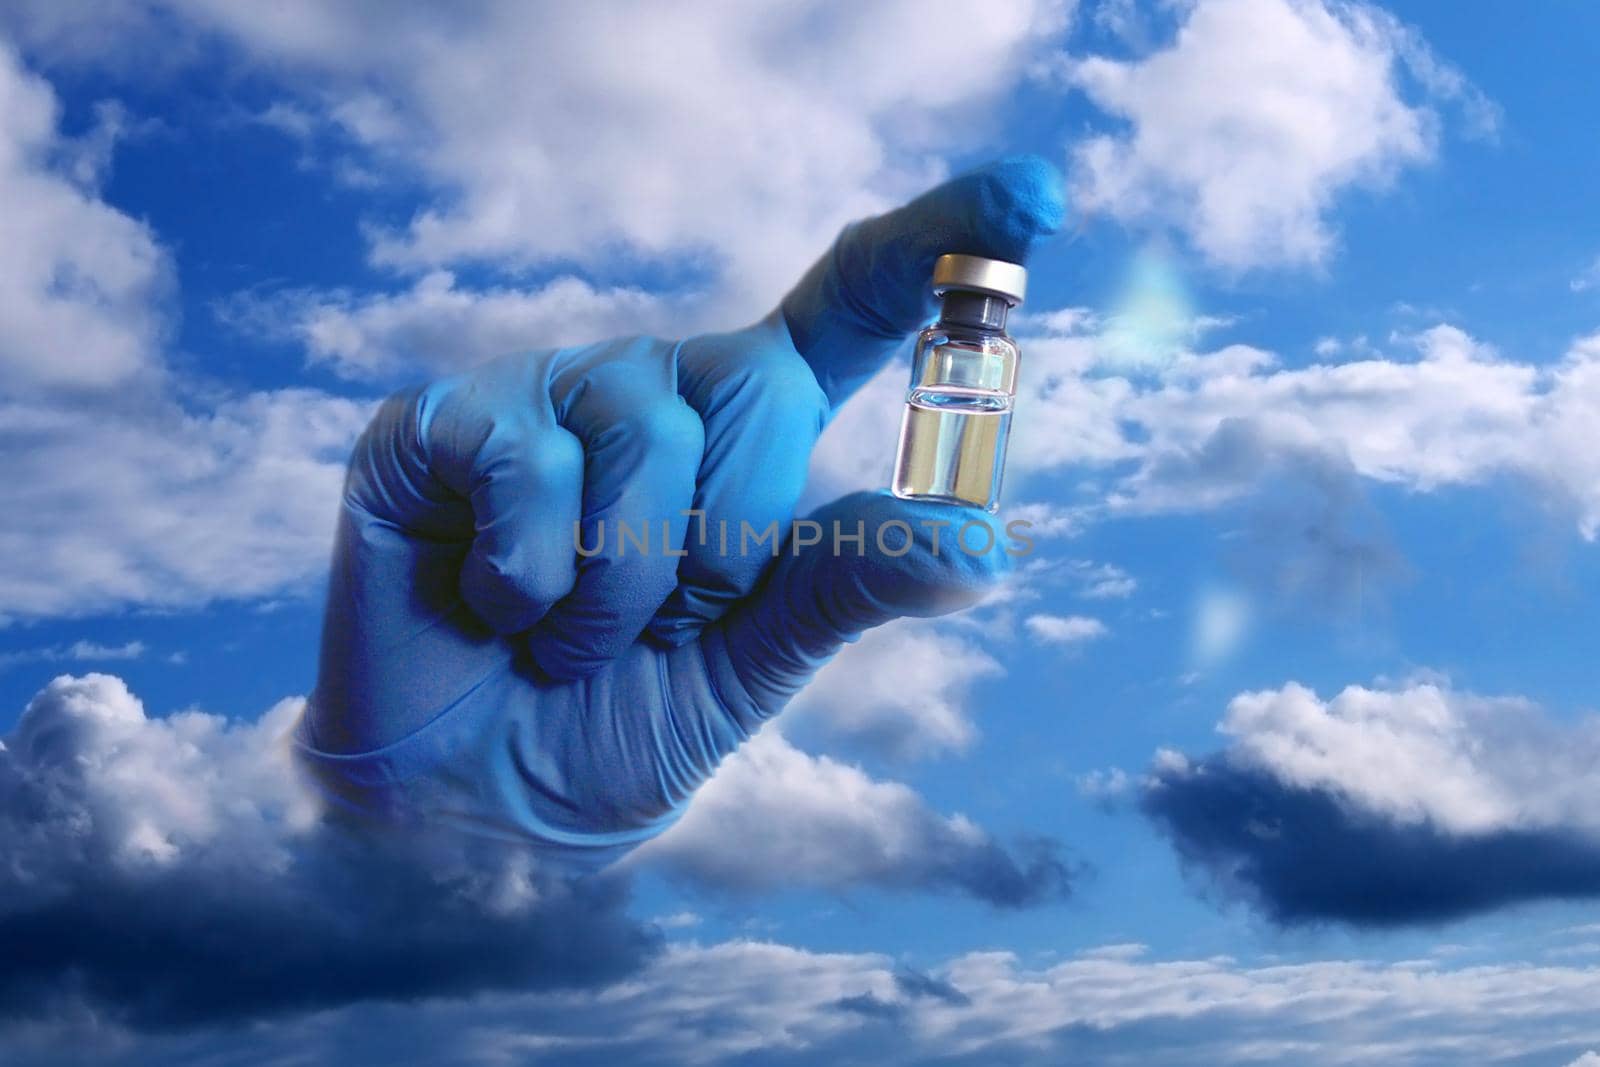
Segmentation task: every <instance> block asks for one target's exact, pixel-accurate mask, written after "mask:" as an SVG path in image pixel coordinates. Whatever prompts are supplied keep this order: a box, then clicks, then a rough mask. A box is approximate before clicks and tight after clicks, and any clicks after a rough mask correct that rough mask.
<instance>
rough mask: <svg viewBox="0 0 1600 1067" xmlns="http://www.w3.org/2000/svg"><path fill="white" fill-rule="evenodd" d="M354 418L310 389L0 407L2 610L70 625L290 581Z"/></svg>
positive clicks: (360, 420)
mask: <svg viewBox="0 0 1600 1067" xmlns="http://www.w3.org/2000/svg"><path fill="white" fill-rule="evenodd" d="M367 415H368V405H367V404H365V403H357V402H355V401H351V400H344V399H339V398H336V397H331V396H328V395H326V394H323V393H318V392H314V391H309V390H284V391H280V392H270V393H252V394H249V395H246V396H242V397H236V398H232V399H225V400H223V401H221V402H220V403H219V404H217V405H216V407H215V408H214V409H212V410H210V411H201V412H191V411H186V410H184V409H183V408H182V407H180V406H179V405H178V404H177V403H175V402H171V401H161V402H158V401H151V402H149V403H148V404H139V405H135V406H132V407H123V406H121V405H115V406H104V405H91V404H84V403H78V404H71V405H64V404H52V403H41V402H21V401H12V402H5V401H0V456H3V457H4V458H5V462H6V464H7V468H8V472H9V473H8V477H6V478H5V479H3V480H0V510H3V511H4V512H5V513H6V514H7V515H8V516H9V517H8V519H7V521H6V524H5V526H4V528H3V529H0V605H4V610H5V611H6V612H7V613H11V614H15V615H18V616H40V615H81V614H88V613H91V612H95V611H105V610H111V609H115V608H118V607H122V606H124V605H141V604H142V605H161V606H191V605H195V604H199V603H204V602H206V601H208V600H212V599H217V598H229V597H252V596H263V595H269V594H274V593H279V592H283V591H284V590H286V589H288V590H292V589H296V588H299V587H301V586H303V585H304V583H305V582H306V581H307V580H308V579H309V578H311V576H313V575H315V574H316V573H318V572H319V571H320V570H321V568H322V567H323V566H325V565H326V562H327V553H328V550H329V548H330V546H331V544H332V534H333V522H334V518H335V515H336V509H337V502H338V494H339V486H340V483H341V481H342V478H343V471H344V459H345V456H346V454H347V453H348V451H349V448H350V445H351V443H352V442H353V441H354V440H355V436H356V434H357V433H358V432H359V431H360V429H361V427H362V425H363V424H364V423H365V421H366V418H367Z"/></svg>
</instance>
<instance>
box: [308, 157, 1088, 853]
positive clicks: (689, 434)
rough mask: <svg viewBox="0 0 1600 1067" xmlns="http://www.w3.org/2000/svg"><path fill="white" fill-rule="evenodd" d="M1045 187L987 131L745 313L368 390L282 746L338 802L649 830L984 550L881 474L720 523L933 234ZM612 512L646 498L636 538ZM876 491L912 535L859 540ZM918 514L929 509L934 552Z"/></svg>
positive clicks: (600, 847)
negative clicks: (805, 534) (799, 526)
mask: <svg viewBox="0 0 1600 1067" xmlns="http://www.w3.org/2000/svg"><path fill="white" fill-rule="evenodd" d="M1061 215H1062V197H1061V185H1060V177H1059V175H1058V174H1057V173H1056V172H1055V170H1054V169H1053V168H1052V167H1050V166H1049V165H1048V164H1046V163H1044V162H1043V161H1041V160H1038V159H1033V158H1017V159H1010V160H1005V161H1002V162H999V163H996V164H993V165H990V166H988V167H985V168H982V169H980V170H977V171H975V172H972V173H970V174H967V175H964V176H962V177H958V178H955V179H953V180H951V181H949V182H947V183H946V184H944V185H942V186H940V187H938V188H936V189H934V190H932V191H931V192H929V193H926V194H924V195H923V196H921V197H919V198H918V199H916V200H914V201H912V202H911V203H910V204H908V205H906V206H905V207H902V208H899V209H897V210H895V211H892V212H889V213H888V214H885V215H882V216H879V217H877V218H872V219H868V220H866V221H863V222H859V223H855V224H853V225H851V226H849V227H846V229H845V230H844V231H843V233H841V234H840V236H839V238H838V239H837V241H836V242H835V243H834V245H833V247H832V248H831V249H830V251H829V252H828V253H827V254H826V255H824V256H823V257H822V259H821V260H819V261H818V262H817V264H816V265H815V266H813V267H812V268H811V270H810V271H809V272H808V273H807V274H806V275H805V277H804V278H802V279H801V281H800V282H799V284H798V285H797V286H796V287H795V289H794V290H793V291H792V292H791V293H790V294H789V295H788V296H787V297H786V298H785V299H784V301H783V303H782V304H781V306H780V307H779V308H778V309H777V310H776V311H774V312H773V313H772V314H771V315H770V316H768V317H767V318H766V319H764V320H763V321H761V322H759V323H757V324H756V325H754V326H751V327H749V328H747V329H744V330H740V331H737V332H734V333H727V334H714V335H708V336H702V337H696V338H692V339H690V340H687V341H683V342H681V343H676V344H675V343H672V342H669V341H660V340H654V339H649V338H634V339H627V340H618V341H608V342H605V343H602V344H597V345H591V346H587V347H581V348H564V349H557V350H549V351H539V352H533V353H528V354H521V355H517V356H514V357H511V358H507V359H502V360H499V361H496V362H493V363H490V364H487V365H485V366H483V367H481V368H479V369H476V370H473V371H470V372H468V373H465V374H461V375H457V376H455V377H450V378H446V379H443V380H441V381H438V382H435V383H433V384H431V385H429V386H427V387H425V388H421V389H415V390H411V391H408V392H404V393H401V394H399V395H397V396H395V397H392V398H391V399H390V400H388V401H387V402H386V403H385V404H384V405H383V406H382V408H381V410H380V411H379V412H378V414H377V416H376V417H375V418H374V419H373V422H372V424H371V425H370V426H369V427H368V428H367V430H366V432H365V434H363V436H362V438H361V440H360V442H359V443H358V445H357V447H356V451H355V454H354V457H353V458H352V460H351V464H350V469H349V476H348V481H347V484H346V488H345V493H344V498H343V506H342V509H341V514H340V522H339V529H338V539H337V544H336V547H335V549H334V559H333V567H332V574H331V582H330V588H329V595H328V605H327V614H326V618H325V621H324V626H323V636H322V655H321V665H320V670H319V676H318V681H317V686H316V689H315V691H314V693H313V695H312V698H311V700H310V701H309V703H308V707H307V710H306V713H305V715H304V717H303V719H302V721H301V723H300V726H299V728H298V729H297V733H296V742H297V745H298V749H299V753H300V756H301V761H302V764H303V765H304V766H305V767H307V768H308V769H309V770H310V771H311V772H312V773H313V775H314V776H315V778H316V779H317V780H318V781H319V782H320V783H321V784H322V785H323V786H324V787H325V788H326V790H327V791H328V792H330V793H332V794H333V795H334V796H335V797H337V798H338V799H339V800H341V801H342V802H343V803H345V804H346V805H348V806H350V807H352V808H354V809H357V810H360V811H363V812H366V813H368V814H372V815H377V816H380V817H383V818H386V819H395V820H421V821H424V822H428V823H433V824H438V823H450V824H455V825H459V826H461V827H465V828H470V829H472V830H475V831H478V832H482V833H487V834H492V835H502V836H505V837H507V838H511V839H516V840H524V841H527V840H531V841H533V842H535V843H537V844H539V845H540V846H541V847H543V848H545V849H546V850H548V851H551V852H555V853H562V854H564V855H565V856H566V857H567V858H568V859H571V860H574V861H576V862H579V863H587V864H589V865H594V866H598V865H602V864H604V863H606V862H609V861H610V860H612V859H614V858H616V857H617V856H619V855H620V854H621V853H623V852H625V851H627V850H628V849H629V848H631V847H632V846H634V845H637V844H639V843H641V842H643V841H644V840H647V839H648V838H650V837H653V836H655V835H656V834H658V833H660V832H662V831H663V830H665V829H666V828H667V827H668V826H670V825H671V823H672V822H673V821H674V820H675V818H676V817H677V816H678V814H679V813H680V812H681V811H682V809H683V807H684V806H685V804H686V803H687V801H688V800H689V798H690V796H691V795H692V794H693V792H694V790H695V788H696V787H697V786H699V785H700V784H701V783H702V782H703V781H705V779H706V778H707V777H709V776H710V774H711V772H712V770H713V769H714V768H715V767H716V765H717V763H718V762H719V761H720V760H721V759H722V758H723V757H724V756H726V755H727V754H728V753H730V752H732V751H733V750H734V749H735V748H736V747H737V746H738V745H739V744H740V743H741V742H742V741H744V740H745V739H746V738H747V737H749V736H750V734H751V733H752V732H753V731H755V730H756V729H757V728H758V727H759V726H760V725H761V723H762V722H763V721H765V720H766V719H768V718H770V717H771V716H772V715H774V714H776V713H777V712H778V711H779V710H780V709H781V708H782V707H783V706H784V704H785V703H786V702H787V701H788V700H789V698H790V697H792V696H793V695H794V694H795V693H796V692H797V691H798V690H799V689H800V688H801V687H802V686H803V685H805V683H806V682H807V681H808V680H809V679H810V678H811V676H812V675H813V674H814V673H815V672H816V670H817V669H818V668H819V667H820V666H821V665H822V664H823V663H825V662H826V661H827V660H828V659H829V658H830V657H831V656H832V655H833V654H834V653H835V652H836V651H837V650H838V649H839V647H840V646H841V644H843V643H844V642H847V641H851V640H854V639H855V638H856V637H857V636H858V635H859V634H860V633H861V632H862V631H864V630H866V629H868V628H869V627H873V626H877V625H879V624H881V623H883V622H886V621H888V620H890V619H893V618H895V617H897V616H901V615H916V616H930V615H936V614H940V613H944V612H948V611H952V610H956V609H959V608H962V607H966V606H968V605H970V604H972V603H974V602H975V601H976V600H977V599H979V598H980V597H981V596H982V595H983V594H984V592H985V591H986V590H987V589H988V588H990V586H991V585H992V583H993V582H994V580H995V579H996V578H997V577H998V576H999V575H1000V574H1001V573H1002V572H1003V571H1004V570H1005V569H1006V567H1007V560H1008V556H1007V554H1006V552H1005V551H1004V550H1003V549H1002V548H1000V547H996V549H995V550H993V551H990V552H987V553H983V554H977V555H973V554H969V553H967V552H965V551H960V550H958V549H955V548H953V547H952V543H951V538H952V534H953V532H954V530H955V528H957V527H959V526H960V525H962V524H963V523H965V522H968V521H972V520H979V521H982V520H984V519H985V516H983V515H982V513H979V512H976V511H971V510H968V509H963V508H956V507H952V506H949V505H944V504H930V503H920V502H907V501H901V500H897V499H895V498H893V497H891V496H889V495H888V494H886V493H875V494H874V493H866V494H857V495H854V496H849V497H845V498H844V499H842V500H838V501H835V502H834V503H832V504H829V505H827V506H826V507H824V508H823V509H821V511H820V512H818V513H817V514H816V515H815V516H813V519H815V520H816V521H819V522H820V523H821V524H822V526H823V530H824V531H826V533H825V535H824V537H823V538H822V541H821V542H820V543H818V544H817V545H814V546H811V547H806V548H800V549H798V551H795V550H792V549H791V546H790V545H788V544H785V545H784V549H783V555H782V557H781V559H780V560H778V561H774V560H773V559H772V555H771V551H770V547H769V546H766V545H762V546H758V547H753V548H751V547H749V546H748V545H747V546H746V547H747V549H748V550H747V551H745V552H742V553H741V551H740V550H739V545H738V543H737V542H738V537H739V533H740V530H741V525H740V524H741V522H744V523H749V524H750V529H751V530H752V531H756V532H761V531H764V530H765V529H766V527H767V525H768V524H769V523H773V522H776V523H777V524H778V527H779V529H780V530H787V529H788V524H789V522H790V520H791V518H792V513H793V509H794V507H795V503H796V501H797V500H798V499H799V496H800V492H801V489H802V487H803V485H804V482H805V477H806V469H807V465H808V461H809V456H810V452H811V448H812V445H813V444H814V442H815V441H816V438H817V436H818V434H819V433H820V432H821V430H822V428H823V426H824V425H825V424H826V422H827V421H828V418H829V416H830V414H831V413H832V412H833V411H834V410H835V409H836V408H837V407H838V405H839V404H841V403H842V402H844V401H845V400H846V399H847V398H848V397H849V395H850V394H851V393H852V392H854V391H855V390H856V389H857V388H858V387H859V386H860V385H861V384H862V383H863V382H864V381H865V380H866V379H867V378H868V377H870V376H871V375H872V374H873V372H874V371H876V370H877V369H878V368H879V366H880V365H881V364H882V363H883V362H884V361H885V360H886V359H888V358H889V357H890V356H891V355H892V354H893V353H894V351H895V349H896V348H897V347H898V345H899V344H900V343H901V342H902V340H903V339H904V338H905V336H906V335H907V333H908V332H911V331H914V330H916V329H918V328H919V327H920V326H921V325H922V324H923V323H925V322H926V321H927V320H928V319H929V318H930V317H931V315H932V313H933V312H934V310H935V308H934V303H933V297H932V294H931V292H930V289H929V276H930V274H931V272H932V267H933V261H934V259H935V258H936V257H938V256H939V255H941V254H943V253H946V252H964V253H971V254H976V255H982V256H989V257H993V258H997V259H1004V260H1010V261H1013V262H1022V261H1024V260H1025V259H1026V258H1027V255H1028V253H1029V250H1030V248H1031V247H1032V246H1033V245H1034V243H1035V242H1036V241H1037V240H1038V239H1039V238H1040V237H1041V236H1043V235H1044V234H1047V233H1049V232H1052V231H1054V230H1055V229H1056V228H1057V227H1058V226H1059V225H1060V222H1061ZM883 417H884V418H885V419H898V418H899V412H898V411H885V412H883ZM691 508H692V509H696V510H698V511H700V512H701V513H703V515H704V520H703V521H704V523H705V526H704V529H705V531H706V533H707V535H708V536H706V537H704V538H703V539H702V537H701V536H700V533H701V526H700V520H698V519H695V518H692V517H686V516H685V515H683V514H682V513H683V512H685V511H688V510H690V509H691ZM619 520H620V521H622V522H626V523H627V524H628V526H629V527H630V529H631V530H633V531H634V532H635V534H636V535H637V533H638V531H640V530H641V529H643V528H644V527H645V526H646V525H648V526H649V528H650V530H651V538H652V541H651V543H650V551H649V552H648V553H645V552H641V551H639V550H638V547H637V544H636V543H635V542H624V539H623V538H621V537H619V536H617V535H618V533H619V530H618V525H617V524H618V521H619ZM835 520H837V521H838V522H839V523H841V524H842V528H843V531H844V533H845V534H846V535H847V536H848V535H852V534H854V533H855V532H856V529H857V526H856V524H857V523H858V522H859V523H862V524H863V529H864V531H865V533H866V537H865V545H864V552H863V554H860V555H858V554H857V551H856V547H855V543H854V542H848V541H846V542H841V547H842V549H843V551H842V552H841V553H840V554H838V555H837V556H836V555H835V553H834V547H835V546H834V545H833V543H832V537H831V530H832V525H831V524H832V523H833V522H834V521H835ZM892 520H900V521H902V522H905V523H907V524H908V525H909V526H910V528H911V529H912V530H913V531H914V532H915V533H916V534H917V536H916V537H915V539H914V543H913V547H912V548H911V550H910V551H907V552H905V554H903V555H899V556H891V555H887V554H885V553H884V552H883V551H881V550H880V546H879V545H878V543H877V538H876V536H875V531H877V529H878V528H879V527H880V526H881V525H882V524H885V523H888V522H890V521H892ZM924 521H927V522H948V523H951V524H952V525H951V526H950V527H946V528H944V535H943V538H942V542H941V544H940V551H939V552H937V553H935V552H934V551H933V546H932V543H931V542H932V537H931V532H930V528H929V527H924V526H923V525H921V524H922V523H923V522H924ZM602 523H604V530H605V532H604V536H603V537H601V534H600V531H601V524H602ZM723 523H727V524H728V526H727V528H728V529H729V531H730V538H729V541H730V543H729V545H728V550H727V551H726V552H724V551H723V548H722V545H721V543H720V541H721V539H720V536H719V531H720V529H721V528H722V526H721V524H723ZM575 524H578V526H579V528H580V529H581V533H582V545H583V546H585V548H586V550H587V549H591V548H593V547H594V546H596V545H597V544H603V546H604V547H603V550H602V551H601V552H600V553H599V554H597V555H593V556H583V555H580V554H579V552H578V551H577V550H576V546H575V543H574V528H575ZM702 540H703V542H704V543H702ZM798 540H799V539H797V541H798ZM902 540H903V538H902V537H901V535H900V534H899V533H898V532H897V531H893V530H891V531H889V532H888V533H887V534H886V536H885V543H886V544H887V546H888V547H889V549H890V550H891V551H896V552H897V551H899V549H900V545H901V543H902ZM981 540H982V538H981V537H980V536H979V535H978V534H976V533H974V534H973V535H972V541H973V542H974V543H975V544H977V543H981ZM999 543H1000V544H1004V539H1003V538H1002V539H1000V542H999ZM673 553H683V554H682V555H677V554H673Z"/></svg>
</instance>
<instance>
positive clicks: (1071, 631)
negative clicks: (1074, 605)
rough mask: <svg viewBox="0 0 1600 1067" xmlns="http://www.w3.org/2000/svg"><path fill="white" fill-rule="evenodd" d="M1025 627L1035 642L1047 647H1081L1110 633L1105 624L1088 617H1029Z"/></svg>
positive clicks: (1024, 623)
mask: <svg viewBox="0 0 1600 1067" xmlns="http://www.w3.org/2000/svg"><path fill="white" fill-rule="evenodd" d="M1023 625H1024V626H1025V627H1027V630H1028V633H1029V634H1030V635H1032V637H1033V639H1034V640H1035V641H1039V642H1041V643H1043V644H1047V645H1081V644H1083V643H1084V642H1086V641H1095V640H1098V639H1099V638H1102V637H1104V636H1106V634H1107V633H1109V632H1110V631H1109V630H1107V629H1106V624H1105V623H1103V622H1101V621H1100V620H1099V619H1095V618H1091V617H1089V616H1087V615H1029V616H1028V617H1027V618H1026V619H1025V620H1023Z"/></svg>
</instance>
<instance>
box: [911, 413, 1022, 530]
mask: <svg viewBox="0 0 1600 1067" xmlns="http://www.w3.org/2000/svg"><path fill="white" fill-rule="evenodd" d="M1010 430H1011V397H1010V396H1007V395H1005V394H1000V395H996V394H994V393H990V392H973V391H963V390H958V389H917V390H913V391H912V393H911V396H910V399H909V400H908V401H907V402H906V413H905V418H904V420H903V421H902V422H901V424H900V450H899V453H898V455H897V456H896V458H895V467H894V495H895V496H898V497H906V498H911V499H924V500H926V499H933V500H944V501H948V502H950V503H956V504H970V505H975V506H977V507H980V508H983V509H985V510H987V511H994V510H996V509H997V508H998V507H999V505H1000V475H1001V473H1002V472H1003V471H1004V470H1005V461H1006V437H1007V435H1008V434H1009V433H1010Z"/></svg>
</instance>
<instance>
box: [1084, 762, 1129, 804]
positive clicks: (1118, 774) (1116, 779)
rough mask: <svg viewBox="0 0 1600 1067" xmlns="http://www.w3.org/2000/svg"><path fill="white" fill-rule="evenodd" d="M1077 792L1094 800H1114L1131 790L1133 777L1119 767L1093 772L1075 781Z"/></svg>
mask: <svg viewBox="0 0 1600 1067" xmlns="http://www.w3.org/2000/svg"><path fill="white" fill-rule="evenodd" d="M1076 784H1077V787H1078V792H1079V793H1080V794H1082V795H1083V796H1086V797H1091V798H1093V799H1096V800H1114V799H1116V798H1117V797H1120V796H1123V795H1125V794H1126V793H1127V792H1128V791H1129V790H1130V789H1132V788H1133V776H1132V775H1130V774H1129V773H1128V772H1127V771H1125V770H1123V769H1122V768H1121V767H1109V768H1106V769H1105V770H1093V771H1090V772H1088V773H1087V774H1080V775H1078V777H1077V779H1076Z"/></svg>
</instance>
